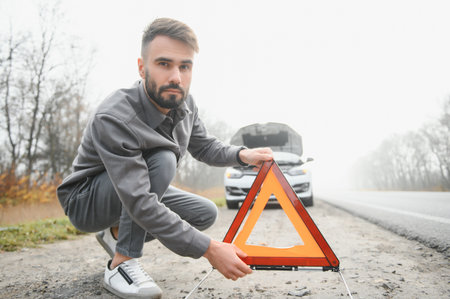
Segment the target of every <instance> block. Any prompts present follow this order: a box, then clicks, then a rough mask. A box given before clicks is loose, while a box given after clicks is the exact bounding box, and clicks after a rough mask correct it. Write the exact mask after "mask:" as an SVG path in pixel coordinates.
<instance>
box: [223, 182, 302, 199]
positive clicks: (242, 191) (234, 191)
mask: <svg viewBox="0 0 450 299" xmlns="http://www.w3.org/2000/svg"><path fill="white" fill-rule="evenodd" d="M292 188H293V189H294V191H295V193H302V192H306V191H308V190H309V183H303V184H297V185H294V186H292ZM225 190H226V192H227V193H228V194H230V195H234V196H239V195H244V196H247V194H248V192H249V191H250V188H239V187H230V186H227V187H225Z"/></svg>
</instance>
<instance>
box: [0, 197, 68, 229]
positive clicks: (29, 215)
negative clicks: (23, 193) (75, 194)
mask: <svg viewBox="0 0 450 299" xmlns="http://www.w3.org/2000/svg"><path fill="white" fill-rule="evenodd" d="M63 216H64V211H63V209H62V207H61V205H60V204H59V202H58V201H56V200H54V201H51V202H46V203H31V204H27V203H21V204H18V205H15V206H7V207H3V208H0V225H9V224H18V223H24V222H28V221H33V220H39V219H47V218H60V217H63Z"/></svg>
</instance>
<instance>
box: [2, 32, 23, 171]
mask: <svg viewBox="0 0 450 299" xmlns="http://www.w3.org/2000/svg"><path fill="white" fill-rule="evenodd" d="M4 39H5V43H2V47H1V50H0V53H1V54H0V55H1V56H0V67H1V70H2V72H1V81H0V91H1V94H2V99H3V101H2V102H3V105H2V112H3V117H4V120H5V122H4V126H2V129H3V130H5V131H6V135H7V146H6V148H7V150H8V152H9V154H10V159H11V160H10V161H9V163H7V164H8V165H7V167H8V168H9V170H12V169H15V167H16V165H17V164H18V163H19V158H20V149H21V142H22V138H21V136H22V134H21V133H22V122H20V121H18V120H20V117H19V116H20V114H21V109H20V103H18V102H16V101H15V100H16V99H15V96H14V94H13V93H14V91H13V89H14V87H15V86H14V82H15V78H14V74H15V72H16V71H17V69H18V63H19V61H20V59H21V57H20V55H21V54H22V53H21V50H22V49H21V48H22V45H23V44H24V43H25V42H26V40H27V38H26V37H25V36H24V35H22V34H20V35H19V36H17V35H16V34H14V33H13V31H12V28H10V30H9V35H8V36H7V37H5V38H4Z"/></svg>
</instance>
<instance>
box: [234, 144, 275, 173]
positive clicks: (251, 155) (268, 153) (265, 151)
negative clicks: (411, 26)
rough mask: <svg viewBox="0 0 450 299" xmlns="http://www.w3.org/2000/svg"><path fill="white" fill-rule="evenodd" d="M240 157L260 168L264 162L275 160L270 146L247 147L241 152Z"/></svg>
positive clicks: (243, 160)
mask: <svg viewBox="0 0 450 299" xmlns="http://www.w3.org/2000/svg"><path fill="white" fill-rule="evenodd" d="M239 158H240V159H241V161H242V162H244V163H247V164H250V165H255V166H256V167H258V168H260V167H261V165H262V163H263V162H265V161H270V160H273V152H272V149H270V148H269V147H259V148H253V149H248V148H247V149H243V150H241V151H240V152H239Z"/></svg>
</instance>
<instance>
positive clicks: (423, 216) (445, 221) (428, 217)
mask: <svg viewBox="0 0 450 299" xmlns="http://www.w3.org/2000/svg"><path fill="white" fill-rule="evenodd" d="M327 201H330V202H336V201H334V200H327ZM337 201H341V202H342V201H345V202H348V203H352V204H356V205H361V206H366V207H369V208H374V209H378V210H382V211H386V212H391V213H396V214H401V215H407V216H412V217H417V218H421V219H426V220H431V221H436V222H440V223H443V224H450V219H449V218H444V217H437V216H431V215H426V214H421V213H416V212H409V211H403V210H398V209H394V208H387V207H382V206H378V205H375V204H371V203H362V202H357V201H352V200H348V199H339V200H337Z"/></svg>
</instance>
